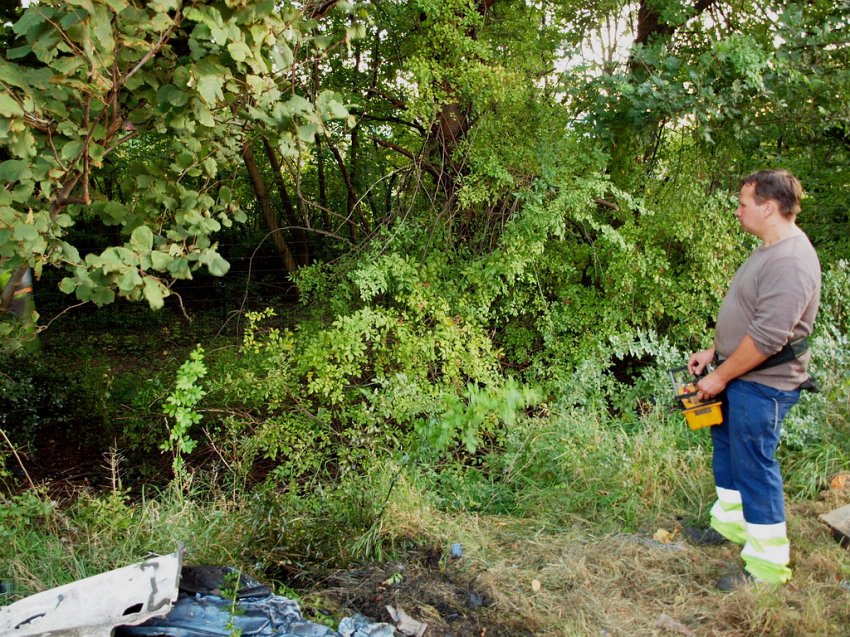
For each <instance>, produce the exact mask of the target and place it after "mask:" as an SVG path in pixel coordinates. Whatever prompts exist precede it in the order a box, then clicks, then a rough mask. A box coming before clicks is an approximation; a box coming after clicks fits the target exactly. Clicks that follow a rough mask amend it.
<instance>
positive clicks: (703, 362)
mask: <svg viewBox="0 0 850 637" xmlns="http://www.w3.org/2000/svg"><path fill="white" fill-rule="evenodd" d="M713 360H714V346H713V345H712V346H711V347H709V348H708V349H704V350H702V351H700V352H697V353H696V354H692V355H691V357H690V358H689V359H688V371H689V372H690V373H691V374H693V375H694V376H699V375H700V374H702V371H703V370H704V369H705V368H706V366H707V365H708V364H709V363H711V361H713Z"/></svg>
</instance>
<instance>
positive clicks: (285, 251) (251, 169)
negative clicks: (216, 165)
mask: <svg viewBox="0 0 850 637" xmlns="http://www.w3.org/2000/svg"><path fill="white" fill-rule="evenodd" d="M242 158H243V159H244V160H245V167H246V168H247V169H248V176H249V177H250V178H251V185H252V186H254V192H255V193H256V195H257V202H258V203H259V204H260V211H261V212H262V213H263V219H265V221H266V227H267V228H268V229H269V233H270V234H271V236H272V241H273V242H274V246H275V248H276V249H277V252H278V254H279V255H280V258H281V260H282V261H283V267H284V268H285V269H286V271H287V272H289V273H290V274H292V273H294V272H295V271H296V270H297V269H298V264H296V263H295V259H294V258H293V256H292V251H291V250H290V249H289V246H288V245H287V243H286V241H285V240H284V238H283V234H282V231H281V228H280V224H279V223H278V220H277V215H276V214H275V210H274V206H272V202H271V199H270V198H269V191H268V188H266V183H265V181H264V180H263V175H262V174H261V173H260V169H259V168H258V167H257V161H256V159H254V153H253V151H252V150H251V146H250V144H249V143H248V140H247V139H246V140H245V142H244V143H243V144H242Z"/></svg>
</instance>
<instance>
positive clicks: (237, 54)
mask: <svg viewBox="0 0 850 637" xmlns="http://www.w3.org/2000/svg"><path fill="white" fill-rule="evenodd" d="M227 51H228V53H230V57H232V58H233V59H234V60H236V61H237V62H244V61H245V60H247V59H248V56H250V55H251V49H249V48H248V45H247V44H245V43H244V42H242V41H241V40H238V41H236V42H231V43H230V44H228V45H227Z"/></svg>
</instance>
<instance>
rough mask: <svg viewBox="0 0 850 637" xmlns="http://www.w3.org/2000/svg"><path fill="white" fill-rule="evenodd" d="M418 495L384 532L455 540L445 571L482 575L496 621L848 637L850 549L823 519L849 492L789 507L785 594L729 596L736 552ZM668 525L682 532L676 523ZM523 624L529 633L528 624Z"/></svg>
mask: <svg viewBox="0 0 850 637" xmlns="http://www.w3.org/2000/svg"><path fill="white" fill-rule="evenodd" d="M412 495H413V494H411V493H410V492H408V493H406V494H405V495H404V496H403V497H402V498H400V499H396V502H395V503H394V506H393V508H392V509H391V510H389V511H388V512H387V515H386V516H385V520H386V521H387V524H386V527H385V529H384V532H385V533H388V534H390V535H392V536H395V537H407V538H416V539H417V541H419V542H420V543H421V542H430V543H432V544H433V545H436V546H441V547H447V546H448V545H449V543H451V542H461V543H462V544H463V546H464V557H463V559H461V560H458V561H451V560H449V561H444V563H443V568H444V569H456V570H457V571H458V573H457V575H458V576H462V577H465V578H467V580H472V579H474V580H475V581H476V582H477V584H478V586H480V587H482V588H483V589H484V590H485V591H486V595H487V596H488V598H489V599H490V600H492V602H493V603H492V604H491V605H490V606H489V607H488V608H486V609H485V612H486V614H487V615H489V616H490V619H491V620H492V621H493V622H494V623H495V624H500V625H503V626H504V625H513V626H516V627H517V633H516V634H520V632H522V634H533V635H541V636H543V635H552V636H556V635H557V636H573V635H575V636H583V635H593V636H600V635H608V636H621V635H622V636H627V635H628V636H631V635H647V636H648V635H675V634H681V635H698V636H701V637H702V636H705V637H709V636H711V637H715V636H716V637H721V636H722V637H745V636H747V637H748V636H756V635H758V636H762V635H776V636H788V637H791V636H794V637H797V636H803V635H805V636H824V637H826V636H829V637H833V636H841V635H850V590H848V589H847V588H845V587H843V586H842V585H841V582H845V584H844V586H846V582H847V581H848V580H850V552H848V551H846V550H844V549H842V548H841V547H840V546H839V545H838V544H837V543H836V542H835V541H834V540H833V539H832V537H831V536H830V534H829V532H828V530H827V528H826V526H825V524H824V523H823V522H822V521H820V520H819V519H818V515H819V514H821V513H824V512H826V511H828V510H830V509H832V508H834V507H836V506H840V505H841V504H844V503H846V502H850V490H848V489H844V490H841V491H832V492H827V493H826V494H824V496H823V497H822V498H821V499H820V500H817V501H807V502H802V503H797V504H792V505H790V507H789V534H790V538H791V542H792V551H793V564H792V566H793V568H794V572H795V576H794V579H793V580H792V582H790V583H789V584H788V585H786V586H785V587H783V588H781V589H778V590H767V589H761V588H752V589H749V590H745V591H743V592H739V593H735V594H724V593H721V592H719V591H717V590H715V588H714V583H715V581H716V580H717V578H718V577H719V576H721V575H723V574H724V573H726V572H730V571H732V570H734V569H736V568H737V567H738V564H739V563H740V562H739V557H738V552H739V549H738V547H736V546H732V545H727V546H721V547H694V546H691V545H688V544H686V543H685V542H683V541H682V539H681V537H680V536H678V535H674V536H673V538H672V542H670V543H662V542H659V541H656V540H655V539H654V538H653V533H646V534H636V535H628V534H609V535H604V536H599V537H594V536H593V535H589V534H588V529H587V528H576V529H563V528H546V527H545V526H542V525H541V524H540V523H536V522H535V521H534V520H529V519H526V520H516V519H505V518H499V517H483V516H476V515H448V514H443V513H439V512H437V511H434V510H433V509H430V508H428V507H427V506H425V505H423V504H422V500H421V499H417V498H415V497H412ZM659 528H665V529H666V530H668V531H673V532H676V530H677V529H676V526H675V523H674V522H671V521H661V522H660V523H659ZM520 629H521V631H520Z"/></svg>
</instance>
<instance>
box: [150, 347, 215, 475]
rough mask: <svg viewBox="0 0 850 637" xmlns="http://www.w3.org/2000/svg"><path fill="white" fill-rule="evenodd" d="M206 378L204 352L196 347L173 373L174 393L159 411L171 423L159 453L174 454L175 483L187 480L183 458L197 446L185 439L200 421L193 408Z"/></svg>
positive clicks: (199, 415)
mask: <svg viewBox="0 0 850 637" xmlns="http://www.w3.org/2000/svg"><path fill="white" fill-rule="evenodd" d="M206 375H207V366H206V365H205V364H204V349H203V348H202V347H201V346H200V345H198V346H197V347H196V348H195V349H194V350H193V351H192V353H191V354H189V360H187V361H186V362H184V363H183V364H182V365H181V366H180V369H178V370H177V382H176V383H175V386H174V390H173V391H172V392H171V393H170V394H169V395H168V398H166V400H165V404H164V405H163V406H162V410H163V412H164V413H165V415H166V416H170V417H171V418H173V419H174V422H173V423H172V424H171V427H170V428H169V432H168V440H166V441H165V442H163V443H162V445H161V446H160V449H162V450H163V451H171V452H172V453H173V454H174V461H173V465H172V468H173V469H174V477H175V479H176V480H178V481H185V480H186V478H187V476H186V472H185V468H184V462H183V455H184V454H189V453H192V451H194V449H195V446H196V445H197V444H198V443H197V441H196V440H194V439H193V438H192V437H191V436H190V435H189V430H190V429H191V428H192V427H193V426H194V425H197V424H198V423H199V422H200V421H201V418H202V415H201V413H200V412H198V411H196V410H195V407H196V406H197V404H198V403H199V402H200V400H201V398H203V397H204V396H205V395H206V393H207V392H206V390H204V389H203V388H202V387H201V385H200V384H199V382H200V380H201V379H202V378H203V377H204V376H206Z"/></svg>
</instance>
